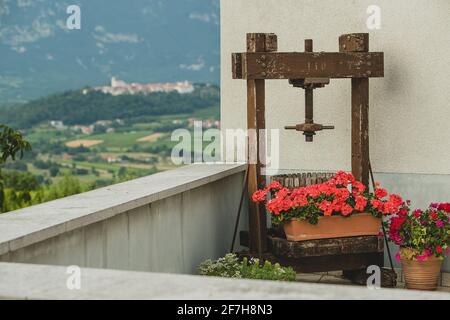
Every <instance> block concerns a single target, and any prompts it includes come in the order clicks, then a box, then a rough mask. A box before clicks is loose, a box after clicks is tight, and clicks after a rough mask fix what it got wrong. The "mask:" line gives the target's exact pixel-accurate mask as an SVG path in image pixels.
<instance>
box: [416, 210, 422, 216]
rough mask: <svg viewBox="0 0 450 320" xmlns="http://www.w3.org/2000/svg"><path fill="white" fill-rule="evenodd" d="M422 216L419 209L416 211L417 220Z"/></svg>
mask: <svg viewBox="0 0 450 320" xmlns="http://www.w3.org/2000/svg"><path fill="white" fill-rule="evenodd" d="M421 214H422V210H420V209H417V210H416V211H414V217H416V218H420V215H421Z"/></svg>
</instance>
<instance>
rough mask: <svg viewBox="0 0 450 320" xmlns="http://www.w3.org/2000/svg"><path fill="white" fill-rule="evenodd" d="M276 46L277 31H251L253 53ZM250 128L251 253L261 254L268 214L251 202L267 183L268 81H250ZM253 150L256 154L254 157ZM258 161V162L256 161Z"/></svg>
mask: <svg viewBox="0 0 450 320" xmlns="http://www.w3.org/2000/svg"><path fill="white" fill-rule="evenodd" d="M274 49H276V36H275V35H274V34H264V33H250V34H247V50H248V51H249V52H264V51H267V50H274ZM247 128H248V130H249V132H251V131H252V130H253V131H254V132H255V134H254V135H252V134H249V141H248V151H249V176H248V194H249V199H250V201H249V204H250V205H249V209H250V211H249V230H250V231H249V232H250V246H249V247H250V252H252V253H258V254H259V255H261V254H262V253H264V252H265V251H266V250H267V241H266V239H267V216H266V210H265V207H264V205H262V204H261V205H257V204H255V203H253V202H252V201H251V196H252V194H253V193H254V192H255V191H256V190H258V189H260V188H263V187H264V186H265V182H266V181H265V176H263V175H262V169H263V164H264V163H265V157H266V155H265V146H264V145H261V144H260V142H261V140H260V132H261V131H260V130H265V129H266V123H265V81H264V80H261V79H258V80H248V81H247ZM251 152H254V155H256V157H255V159H252V157H251ZM254 160H256V163H254V162H255V161H254Z"/></svg>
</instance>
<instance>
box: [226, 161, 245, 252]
mask: <svg viewBox="0 0 450 320" xmlns="http://www.w3.org/2000/svg"><path fill="white" fill-rule="evenodd" d="M248 171H249V165H247V169H245V177H244V183H243V186H242V193H241V199H240V201H239V208H238V212H237V216H236V223H235V225H234V233H233V242H232V243H231V250H230V253H233V251H234V244H235V243H236V236H237V231H238V228H239V220H240V219H241V211H242V205H243V203H244V196H245V192H246V191H247V184H248Z"/></svg>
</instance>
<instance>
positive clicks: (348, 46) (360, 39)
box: [339, 33, 369, 52]
mask: <svg viewBox="0 0 450 320" xmlns="http://www.w3.org/2000/svg"><path fill="white" fill-rule="evenodd" d="M368 50H369V34H368V33H352V34H344V35H342V36H340V37H339V52H366V51H368Z"/></svg>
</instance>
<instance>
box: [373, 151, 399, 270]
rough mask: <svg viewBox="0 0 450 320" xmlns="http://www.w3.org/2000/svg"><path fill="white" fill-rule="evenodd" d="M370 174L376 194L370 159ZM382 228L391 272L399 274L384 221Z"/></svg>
mask: <svg viewBox="0 0 450 320" xmlns="http://www.w3.org/2000/svg"><path fill="white" fill-rule="evenodd" d="M369 172H370V179H371V180H372V187H373V191H374V192H375V188H376V185H375V179H374V175H373V171H372V164H371V162H370V159H369ZM381 227H382V229H383V235H384V242H385V243H386V249H387V252H388V256H389V263H390V265H391V270H392V272H393V273H394V274H397V273H396V272H395V269H394V263H393V261H392V256H391V249H390V248H389V241H388V238H387V234H386V228H385V227H384V224H383V221H382V222H381Z"/></svg>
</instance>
